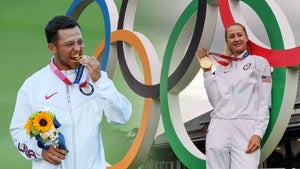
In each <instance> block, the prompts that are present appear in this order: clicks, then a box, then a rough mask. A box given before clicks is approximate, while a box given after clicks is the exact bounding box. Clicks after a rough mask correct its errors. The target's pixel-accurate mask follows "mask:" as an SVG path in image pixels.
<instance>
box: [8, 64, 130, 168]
mask: <svg viewBox="0 0 300 169" xmlns="http://www.w3.org/2000/svg"><path fill="white" fill-rule="evenodd" d="M85 71H86V70H85ZM63 74H64V75H65V76H66V77H68V79H70V80H71V81H72V80H74V79H75V76H76V73H75V70H69V71H63ZM81 79H82V80H81V82H82V81H84V80H85V79H86V75H85V74H83V77H82V78H81ZM90 84H91V85H92V86H93V87H94V93H93V94H91V95H90V96H87V95H84V94H82V93H81V92H80V90H79V85H78V84H74V85H66V84H65V83H64V82H63V81H62V80H61V79H59V78H58V77H57V75H55V74H54V72H53V71H52V70H51V68H50V66H49V65H48V66H46V67H44V68H43V69H41V70H40V71H38V72H36V73H35V74H33V75H32V76H31V77H29V78H28V79H26V81H25V82H24V84H23V85H22V87H21V88H20V90H19V92H18V96H17V101H16V106H15V110H14V114H13V117H12V121H11V125H10V132H11V136H12V138H13V141H14V144H15V146H16V147H17V148H18V150H19V152H20V153H21V154H22V155H23V156H24V157H25V158H26V159H30V160H32V168H33V169H40V168H45V167H46V166H47V165H48V164H47V162H46V161H45V160H43V159H42V156H41V152H42V149H41V148H39V147H38V146H37V141H36V139H35V138H34V137H33V138H31V139H30V136H29V135H28V134H26V129H25V128H24V126H25V124H26V122H27V120H28V117H29V116H30V115H31V114H32V113H33V112H35V111H43V110H47V111H51V112H52V113H54V114H55V115H56V118H57V120H58V121H59V122H60V123H61V126H60V127H59V131H60V132H61V133H62V134H63V135H64V137H65V141H66V146H67V149H68V150H69V153H68V154H67V156H66V159H65V160H63V162H62V165H60V167H59V168H61V169H96V168H97V169H104V168H106V166H105V165H106V162H105V157H104V147H103V143H102V138H101V122H102V118H103V115H105V116H106V119H107V121H108V122H109V123H113V124H124V123H126V122H127V121H128V120H129V119H130V116H131V112H132V107H131V104H130V102H129V101H128V99H127V98H126V97H124V96H123V95H122V94H121V93H119V92H118V91H117V89H116V88H115V86H114V85H113V82H112V81H111V80H110V79H109V78H108V76H107V74H106V72H103V71H101V78H100V79H99V80H98V81H97V82H96V83H93V82H92V81H91V80H90Z"/></svg>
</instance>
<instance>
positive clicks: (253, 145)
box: [246, 135, 261, 154]
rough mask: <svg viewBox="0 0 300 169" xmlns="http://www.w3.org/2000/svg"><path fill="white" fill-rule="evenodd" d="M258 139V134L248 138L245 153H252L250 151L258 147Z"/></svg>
mask: <svg viewBox="0 0 300 169" xmlns="http://www.w3.org/2000/svg"><path fill="white" fill-rule="evenodd" d="M260 141H261V138H260V137H259V136H258V135H253V136H252V137H251V138H250V140H249V143H248V147H247V150H246V153H248V154H249V153H252V152H254V151H256V150H258V149H260Z"/></svg>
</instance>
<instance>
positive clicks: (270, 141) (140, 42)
mask: <svg viewBox="0 0 300 169" xmlns="http://www.w3.org/2000/svg"><path fill="white" fill-rule="evenodd" d="M138 2H139V1H138V0H123V1H122V4H121V7H120V10H119V11H118V10H117V7H116V4H115V3H114V1H112V0H95V1H93V0H74V1H73V3H72V4H71V6H70V8H69V10H68V11H67V15H70V16H73V17H74V18H79V16H80V15H81V13H82V12H83V11H84V10H85V9H86V7H87V6H88V5H89V4H91V3H97V4H98V6H99V8H100V10H101V12H102V15H103V18H104V23H103V27H104V28H105V37H104V39H100V40H99V41H100V43H99V45H98V47H97V48H96V49H95V51H94V55H95V56H98V59H99V60H100V61H101V63H102V65H101V69H102V70H106V71H107V72H108V74H109V75H110V76H113V73H112V72H113V71H114V70H113V69H114V68H115V67H116V63H117V61H118V63H119V66H120V69H121V72H122V75H123V77H124V79H125V81H126V83H127V85H128V86H129V87H130V89H131V90H132V91H133V92H134V93H136V94H137V95H139V96H141V97H143V104H144V107H143V112H142V114H143V115H142V119H141V122H140V126H139V129H138V132H137V134H136V136H135V139H134V141H133V143H132V145H131V147H130V148H129V151H128V152H127V154H126V155H125V156H124V157H123V159H121V160H120V161H119V162H118V163H116V164H114V165H112V166H111V167H109V168H111V169H114V168H116V169H120V168H138V166H139V165H140V164H141V162H142V160H143V159H144V158H145V156H146V154H147V153H148V150H149V149H150V147H151V145H152V142H153V140H154V137H155V133H156V129H157V125H158V121H159V118H160V115H161V117H162V121H163V124H164V128H165V134H166V137H167V139H168V142H169V143H170V145H171V148H172V149H173V151H174V152H175V154H176V156H177V157H178V159H180V161H181V162H182V163H183V164H184V165H185V166H186V167H187V168H205V155H204V154H203V153H202V152H201V151H199V150H198V149H197V148H196V147H195V145H194V144H193V143H192V141H191V139H190V138H189V136H188V134H187V132H186V130H185V128H184V125H183V121H182V119H181V112H180V108H179V106H178V105H179V98H178V97H179V96H178V95H179V94H180V92H182V90H183V89H184V88H185V87H186V86H187V85H188V84H189V83H190V82H191V81H192V79H193V78H194V77H195V76H196V74H197V72H198V71H199V66H198V63H197V61H196V60H195V58H194V53H195V52H196V50H197V48H198V47H199V45H200V44H201V45H205V46H207V47H209V46H210V45H211V43H212V40H213V35H214V32H215V30H214V28H216V24H217V17H218V14H219V15H220V17H221V20H222V23H223V26H224V27H226V26H228V25H229V24H231V23H233V22H240V23H242V24H243V25H245V26H246V28H247V30H248V34H249V40H250V43H249V46H250V49H251V52H252V53H253V54H257V55H261V56H263V57H265V58H266V59H267V60H268V61H269V63H270V64H271V66H272V67H273V74H272V77H273V88H272V109H271V111H270V115H271V119H270V123H269V126H268V130H267V133H266V134H265V137H264V138H263V143H262V145H263V146H262V156H261V160H265V159H266V158H267V157H268V156H269V155H270V153H271V152H272V151H273V150H274V148H275V147H276V145H277V144H278V142H279V140H280V138H281V137H282V135H283V133H284V132H285V129H286V127H287V124H288V122H289V119H290V116H291V112H292V111H293V106H294V100H295V97H296V91H297V83H298V78H297V71H298V70H297V65H299V64H300V58H299V57H297V56H298V54H299V53H300V46H296V44H295V37H294V35H293V30H292V28H291V25H290V22H289V21H288V20H287V18H286V13H285V12H284V11H283V10H282V9H281V8H280V6H279V5H278V4H277V3H276V1H273V0H260V1H257V0H242V1H238V0H218V1H217V0H207V1H206V0H191V1H190V2H189V4H188V5H187V6H186V7H185V9H184V10H182V11H180V13H178V15H179V17H178V20H177V22H176V23H175V25H174V27H173V28H172V29H171V30H170V32H171V33H170V36H168V37H166V38H167V39H168V41H167V45H166V47H165V49H164V54H163V56H160V57H159V56H158V54H157V52H156V49H155V47H154V45H153V44H152V42H151V41H150V40H149V39H148V38H147V37H146V36H145V35H144V34H143V33H141V32H137V31H135V30H134V19H135V12H136V10H137V8H138ZM153 3H157V2H153ZM158 3H159V1H158ZM158 5H159V4H158ZM172 5H173V4H170V5H169V8H172ZM242 5H243V6H247V7H248V8H250V9H251V10H252V11H253V12H255V13H256V15H257V17H258V18H259V19H260V22H262V24H263V26H264V28H265V29H266V32H267V36H268V39H269V42H270V46H265V45H263V43H262V42H260V41H259V40H258V39H257V38H256V37H255V34H254V33H253V32H252V31H251V27H248V25H247V23H246V21H245V17H247V16H243V15H241V12H240V11H241V6H242ZM289 5H293V4H289V2H286V6H289ZM299 16H300V15H299ZM156 26H159V25H156ZM112 44H113V45H112ZM134 50H135V51H136V53H137V55H138V59H139V60H140V63H141V65H140V66H141V67H142V70H143V71H142V73H141V72H140V71H139V70H138V69H139V68H138V66H137V65H138V63H136V59H133V58H132V57H131V56H132V55H134ZM178 51H180V52H178ZM182 51H184V53H183V54H182ZM112 55H116V56H117V57H112ZM159 58H163V59H162V61H161V60H160V59H159ZM174 58H175V59H176V60H179V61H177V62H173V61H172V60H174ZM108 67H109V68H108ZM291 100H292V101H291ZM133 104H134V103H133ZM159 112H160V113H159Z"/></svg>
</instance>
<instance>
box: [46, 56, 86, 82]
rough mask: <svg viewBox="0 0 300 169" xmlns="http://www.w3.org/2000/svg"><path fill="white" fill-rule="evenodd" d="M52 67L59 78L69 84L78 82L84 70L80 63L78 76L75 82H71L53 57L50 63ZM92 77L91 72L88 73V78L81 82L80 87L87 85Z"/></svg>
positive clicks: (77, 70) (77, 71)
mask: <svg viewBox="0 0 300 169" xmlns="http://www.w3.org/2000/svg"><path fill="white" fill-rule="evenodd" d="M49 66H50V68H51V69H52V71H53V72H54V73H55V74H56V76H57V77H58V78H60V79H61V80H62V81H63V82H64V83H65V84H67V85H72V84H78V83H79V81H80V79H81V77H82V74H83V71H84V66H83V65H81V64H79V67H78V68H77V69H76V78H75V80H74V81H73V82H71V81H70V80H69V79H68V78H67V77H66V76H65V75H64V74H63V73H62V72H61V71H60V70H59V69H58V68H57V67H56V66H55V64H54V62H53V59H51V61H50V63H49ZM89 79H90V76H89V74H88V73H87V74H86V79H85V81H84V82H83V83H81V84H79V86H80V87H85V86H86V85H87V84H88V81H89Z"/></svg>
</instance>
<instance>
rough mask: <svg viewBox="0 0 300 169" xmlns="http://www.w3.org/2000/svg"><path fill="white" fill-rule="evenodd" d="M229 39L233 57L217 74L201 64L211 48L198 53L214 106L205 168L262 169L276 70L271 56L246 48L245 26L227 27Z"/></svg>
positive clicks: (207, 139)
mask: <svg viewBox="0 0 300 169" xmlns="http://www.w3.org/2000/svg"><path fill="white" fill-rule="evenodd" d="M225 40H226V45H227V47H228V49H229V51H230V52H231V54H232V55H231V57H230V58H231V59H229V62H227V64H223V65H220V66H218V67H217V68H216V70H215V72H214V73H212V71H211V66H210V65H209V64H208V65H209V66H208V67H205V65H204V66H203V64H201V62H202V61H203V58H206V57H207V58H210V56H209V53H207V52H206V49H205V48H199V49H198V52H197V53H196V55H197V58H198V61H199V63H200V66H201V65H202V66H201V67H202V69H203V70H204V85H205V89H206V92H207V95H208V99H209V102H210V103H211V105H212V106H213V108H214V110H213V112H212V113H211V122H210V125H209V128H208V133H207V138H206V157H207V160H206V168H207V169H247V168H249V169H254V168H256V169H257V168H258V165H259V159H260V142H261V139H262V137H263V135H264V134H265V131H266V128H267V126H268V122H269V105H270V95H271V86H272V83H271V68H270V65H269V63H268V61H267V60H266V59H264V58H263V57H260V56H256V55H251V54H250V53H249V51H248V50H247V48H248V46H247V42H248V35H247V32H246V29H245V27H244V26H243V25H241V24H239V23H234V24H232V25H230V26H228V27H227V28H226V30H225Z"/></svg>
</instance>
